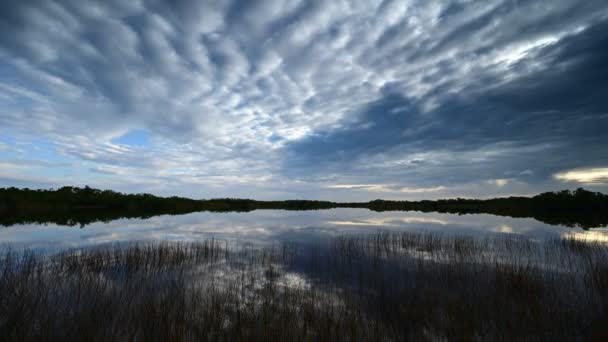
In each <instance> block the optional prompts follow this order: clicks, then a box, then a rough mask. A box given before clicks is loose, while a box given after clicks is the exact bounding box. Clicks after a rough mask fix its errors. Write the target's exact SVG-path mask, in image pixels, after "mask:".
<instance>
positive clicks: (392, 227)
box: [0, 209, 608, 250]
mask: <svg viewBox="0 0 608 342" xmlns="http://www.w3.org/2000/svg"><path fill="white" fill-rule="evenodd" d="M380 230H389V231H427V232H441V233H446V234H466V235H472V236H480V237H483V236H486V235H487V234H495V233H504V234H521V235H526V236H529V237H532V238H535V239H546V238H557V237H560V236H563V235H566V234H570V235H575V236H576V237H580V238H591V239H608V231H607V230H606V229H605V228H600V229H592V230H590V231H584V230H582V229H580V228H571V227H565V226H552V225H548V224H544V223H541V222H539V221H536V220H534V219H531V218H529V219H528V218H510V217H501V216H493V215H478V214H477V215H454V214H441V213H421V212H374V211H370V210H367V209H330V210H318V211H284V210H256V211H253V212H247V213H236V212H230V213H213V212H199V213H192V214H187V215H179V216H170V215H164V216H156V217H152V218H149V219H122V220H116V221H112V222H109V223H101V222H99V223H94V224H91V225H88V226H86V227H83V228H80V227H67V226H58V225H55V224H48V225H16V226H11V227H0V245H4V246H9V245H10V246H11V247H12V248H24V247H29V248H34V249H46V250H62V249H67V248H78V247H90V246H95V245H101V244H108V243H128V242H147V241H159V240H164V241H196V240H203V239H210V238H215V239H219V240H226V241H228V242H229V243H230V244H237V245H238V244H255V245H267V244H273V243H278V242H283V241H294V242H317V241H320V240H323V239H326V238H328V237H331V236H335V235H341V234H365V233H374V232H378V231H380Z"/></svg>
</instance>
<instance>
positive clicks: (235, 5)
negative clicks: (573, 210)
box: [0, 0, 608, 200]
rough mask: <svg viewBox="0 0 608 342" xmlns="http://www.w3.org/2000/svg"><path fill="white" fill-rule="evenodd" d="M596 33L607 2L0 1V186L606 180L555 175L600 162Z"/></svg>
mask: <svg viewBox="0 0 608 342" xmlns="http://www.w3.org/2000/svg"><path fill="white" fill-rule="evenodd" d="M607 47H608V4H607V3H606V2H605V1H602V0H589V1H584V2H580V1H575V0H555V1H551V2H547V1H541V0H532V1H516V0H489V1H483V2H479V1H469V0H449V1H426V0H425V1H422V0H411V1H401V0H396V1H388V0H387V1H297V0H285V1H222V2H215V1H194V0H179V1H161V0H149V1H147V0H141V1H128V2H125V1H118V0H114V1H86V2H85V1H76V0H47V1H42V0H40V1H36V0H23V1H19V2H5V3H3V4H1V5H0V166H1V169H0V185H4V186H10V185H18V186H32V187H38V186H59V185H63V184H65V183H69V184H74V183H76V185H84V184H90V185H91V186H96V187H102V188H108V187H109V188H115V189H118V190H123V191H147V192H153V193H158V194H180V195H187V196H195V197H214V196H239V197H256V198H295V197H298V198H316V197H322V198H328V199H339V200H361V199H372V198H375V197H387V196H388V197H389V198H431V197H433V198H436V197H452V196H492V195H506V194H522V193H531V192H537V191H544V190H550V189H556V188H563V187H572V186H579V185H585V186H587V187H591V188H594V189H597V190H607V189H608V188H607V185H606V184H605V183H606V182H603V181H601V179H600V181H588V179H587V178H586V177H585V175H586V174H585V173H584V172H583V173H581V171H577V172H579V173H578V176H576V175H577V174H574V175H575V176H572V173H568V170H580V169H592V170H598V169H599V170H603V169H605V168H606V167H608V148H606V147H607V141H606V133H605V132H606V129H608V102H607V100H606V99H605V94H608V65H607V64H606V62H605V61H606V60H608V48H607ZM570 172H572V171H570ZM589 172H591V171H589ZM587 175H588V174H587ZM602 179H604V180H605V178H602ZM349 184H350V185H353V184H354V185H353V186H350V187H346V186H345V185H349ZM357 184H359V185H361V186H356V185H357Z"/></svg>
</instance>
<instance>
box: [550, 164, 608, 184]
mask: <svg viewBox="0 0 608 342" xmlns="http://www.w3.org/2000/svg"><path fill="white" fill-rule="evenodd" d="M555 179H557V180H560V181H563V182H578V183H583V184H608V168H606V167H603V168H590V169H580V170H570V171H564V172H560V173H557V174H555Z"/></svg>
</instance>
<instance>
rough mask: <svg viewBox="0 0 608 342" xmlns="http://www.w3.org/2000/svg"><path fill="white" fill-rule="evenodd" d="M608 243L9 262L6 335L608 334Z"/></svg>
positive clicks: (107, 252)
mask: <svg viewBox="0 0 608 342" xmlns="http://www.w3.org/2000/svg"><path fill="white" fill-rule="evenodd" d="M607 336H608V246H607V245H605V244H603V243H599V242H592V241H580V240H577V239H575V238H574V237H565V238H561V239H555V240H549V241H533V240H530V239H528V238H524V237H519V236H511V235H498V236H491V237H487V238H482V239H478V238H471V237H462V236H453V235H447V234H432V233H384V232H379V233H377V234H374V235H368V236H339V237H336V238H334V239H331V240H330V241H326V242H319V243H316V244H310V245H303V244H301V245H299V244H281V245H275V246H272V247H267V248H253V247H248V248H242V247H240V248H235V247H230V246H228V245H227V244H226V243H225V242H222V241H213V240H211V241H205V242H200V243H155V244H146V245H144V244H134V245H129V246H107V247H102V248H96V249H87V250H73V251H67V252H63V253H60V254H54V255H44V254H39V253H35V252H32V251H5V252H4V254H2V256H1V257H0V340H2V341H33V340H36V341H41V340H42V341H45V340H46V341H51V340H52V341H58V340H66V341H67V340H70V341H78V340H81V341H85V340H86V341H108V340H113V341H150V340H159V341H175V340H186V341H189V340H192V341H194V340H209V341H218V340H219V341H237V340H264V341H287V340H304V341H330V340H331V341H336V340H348V341H366V340H367V341H372V340H374V341H376V340H383V341H392V340H413V341H425V340H428V341H436V340H454V341H474V340H479V341H487V340H504V341H511V340H533V341H560V340H581V341H582V340H585V341H587V340H604V339H605V338H606V337H607Z"/></svg>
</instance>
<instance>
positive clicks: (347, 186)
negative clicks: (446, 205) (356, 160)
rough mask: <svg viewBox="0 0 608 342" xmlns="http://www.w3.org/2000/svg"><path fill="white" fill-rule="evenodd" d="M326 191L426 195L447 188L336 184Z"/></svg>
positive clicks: (328, 187)
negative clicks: (346, 190) (343, 190)
mask: <svg viewBox="0 0 608 342" xmlns="http://www.w3.org/2000/svg"><path fill="white" fill-rule="evenodd" d="M326 189H349V190H362V191H369V192H399V193H412V194H416V193H425V192H436V191H441V190H446V189H447V188H446V187H445V186H435V187H429V188H409V187H399V186H396V185H394V184H335V185H329V186H327V187H326Z"/></svg>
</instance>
